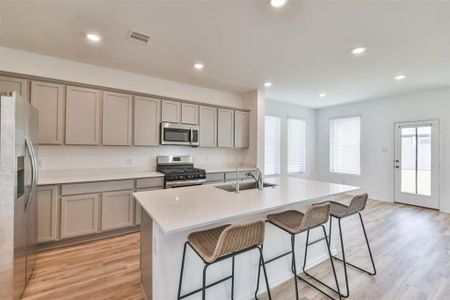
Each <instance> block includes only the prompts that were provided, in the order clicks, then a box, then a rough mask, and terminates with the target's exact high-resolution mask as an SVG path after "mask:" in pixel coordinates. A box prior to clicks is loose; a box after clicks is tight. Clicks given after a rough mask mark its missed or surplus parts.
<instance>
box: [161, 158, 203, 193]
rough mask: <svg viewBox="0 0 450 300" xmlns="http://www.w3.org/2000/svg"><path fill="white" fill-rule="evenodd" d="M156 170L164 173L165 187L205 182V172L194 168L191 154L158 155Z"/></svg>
mask: <svg viewBox="0 0 450 300" xmlns="http://www.w3.org/2000/svg"><path fill="white" fill-rule="evenodd" d="M156 162H157V167H156V169H157V171H158V172H162V173H164V187H165V188H166V189H170V188H176V187H183V186H192V185H200V184H203V183H204V182H206V172H205V170H203V169H197V168H194V163H193V159H192V156H158V157H157V159H156Z"/></svg>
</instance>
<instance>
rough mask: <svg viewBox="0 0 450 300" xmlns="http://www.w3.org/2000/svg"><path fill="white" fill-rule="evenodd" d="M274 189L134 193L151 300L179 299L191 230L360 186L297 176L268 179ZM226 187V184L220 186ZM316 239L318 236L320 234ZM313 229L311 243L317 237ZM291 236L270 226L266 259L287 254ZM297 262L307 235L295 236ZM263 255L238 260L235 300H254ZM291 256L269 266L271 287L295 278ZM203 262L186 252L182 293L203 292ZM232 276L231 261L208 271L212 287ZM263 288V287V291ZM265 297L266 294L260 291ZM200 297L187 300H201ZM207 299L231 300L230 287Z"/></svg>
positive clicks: (316, 250)
mask: <svg viewBox="0 0 450 300" xmlns="http://www.w3.org/2000/svg"><path fill="white" fill-rule="evenodd" d="M265 182H268V183H272V184H275V185H276V186H275V187H267V188H264V189H263V190H258V189H249V190H243V191H240V192H239V193H234V192H228V191H225V190H222V189H220V188H218V187H217V185H202V186H194V187H185V188H178V189H167V190H157V191H148V192H139V193H134V196H135V198H136V200H137V201H138V202H139V204H140V205H141V206H142V216H141V285H142V289H143V292H144V294H145V296H146V298H147V299H148V300H150V299H152V300H173V299H176V298H177V290H178V280H179V273H180V266H181V257H182V251H183V244H184V242H185V241H186V238H187V235H188V234H189V233H191V232H193V231H198V230H205V229H208V228H212V227H216V226H220V225H223V224H237V223H244V222H249V221H253V220H255V219H262V218H265V216H266V215H267V214H268V213H274V212H280V211H283V210H287V209H297V210H305V209H306V208H307V207H308V206H310V205H311V204H313V203H317V202H320V201H323V200H326V199H333V198H334V197H336V196H338V195H341V194H345V193H349V192H354V191H356V190H358V189H359V188H358V187H354V186H347V185H340V184H333V183H327V182H320V181H313V180H305V179H301V178H294V177H286V178H285V177H274V178H267V179H266V180H265ZM221 185H224V184H221ZM317 233H318V235H317V236H319V235H320V232H319V231H317ZM317 233H316V232H314V230H313V231H312V232H311V237H310V238H311V239H314V238H317V237H316V234H317ZM289 238H290V237H289V236H288V235H287V234H285V233H283V232H281V231H280V230H279V229H276V228H274V227H273V226H271V225H269V224H267V225H266V238H265V244H264V256H265V258H266V259H267V258H270V257H273V256H275V255H277V254H280V253H283V252H285V251H289V248H290V239H289ZM297 239H299V246H298V247H299V248H298V249H302V250H301V251H297V253H296V254H297V255H298V258H297V259H298V260H297V261H301V260H300V259H301V256H302V255H303V247H304V239H305V237H304V235H303V234H301V235H299V236H298V237H297ZM308 251H309V253H310V254H308V260H309V263H308V265H307V267H311V266H313V265H315V264H317V263H320V262H321V261H323V260H324V259H326V258H327V252H326V246H325V243H316V244H314V245H312V246H311V248H310V249H309V250H308ZM258 259H259V256H258V255H257V253H255V252H247V253H244V254H242V255H240V256H239V257H238V258H236V286H235V299H251V298H253V293H254V290H255V287H256V277H257V270H258ZM290 259H291V258H290V257H284V258H283V259H280V260H278V261H276V262H273V263H271V264H269V265H268V266H267V271H268V277H269V284H270V286H275V285H278V284H280V283H282V282H283V281H285V280H288V279H290V278H292V273H291V272H290ZM202 269H203V264H202V261H201V260H200V259H199V258H198V257H197V256H196V254H194V253H193V252H192V251H188V254H187V256H186V265H185V271H184V278H185V279H184V280H183V291H182V293H183V294H184V293H186V292H189V291H191V290H195V289H197V288H199V287H201V280H202ZM230 273H231V261H228V260H225V261H222V262H220V263H217V264H216V265H214V266H213V267H211V268H210V269H208V277H207V278H208V282H213V281H216V280H218V279H220V278H223V277H226V276H228V275H229V274H230ZM263 288H264V287H263ZM261 292H264V290H263V289H261ZM200 298H201V294H196V295H194V296H192V297H190V298H189V299H200ZM207 298H208V299H216V300H220V299H229V298H230V282H225V283H223V284H219V285H216V286H214V287H212V288H210V289H208V290H207Z"/></svg>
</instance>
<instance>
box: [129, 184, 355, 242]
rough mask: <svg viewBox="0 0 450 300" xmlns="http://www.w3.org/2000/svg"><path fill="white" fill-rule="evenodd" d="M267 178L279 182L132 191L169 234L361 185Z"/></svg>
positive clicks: (332, 194)
mask: <svg viewBox="0 0 450 300" xmlns="http://www.w3.org/2000/svg"><path fill="white" fill-rule="evenodd" d="M265 182H269V183H274V184H277V185H278V186H276V187H274V188H271V187H269V188H265V189H263V190H258V189H252V190H245V191H240V192H239V193H234V192H227V191H224V190H221V189H219V188H216V186H217V185H202V186H194V187H186V188H177V189H166V190H155V191H148V192H138V193H134V194H133V195H134V196H135V198H136V199H137V201H138V202H139V204H140V205H141V206H142V208H143V209H144V210H145V212H146V213H147V214H148V215H149V216H150V217H151V218H152V219H153V220H154V221H155V222H156V223H158V224H159V226H160V227H161V229H162V230H163V232H164V233H166V234H169V233H175V232H182V231H187V230H192V229H195V228H199V227H202V226H207V225H212V224H215V223H221V222H227V221H228V220H231V219H233V218H237V217H244V216H250V215H253V214H258V213H263V212H268V211H273V210H276V209H281V208H283V207H287V206H290V205H294V204H298V203H300V202H307V201H314V200H316V201H317V200H319V199H325V198H326V197H330V196H334V195H339V194H343V193H347V192H351V191H356V190H358V189H359V187H355V186H348V185H341V184H334V183H328V182H321V181H314V180H305V179H301V178H294V177H274V178H266V180H265ZM228 184H230V183H228ZM220 185H222V183H221V184H220ZM225 185H226V184H225Z"/></svg>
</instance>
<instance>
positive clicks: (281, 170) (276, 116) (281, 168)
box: [264, 114, 283, 177]
mask: <svg viewBox="0 0 450 300" xmlns="http://www.w3.org/2000/svg"><path fill="white" fill-rule="evenodd" d="M266 116H267V117H274V118H278V119H279V120H280V144H279V152H280V156H279V158H278V160H279V166H280V170H279V173H278V174H277V173H275V174H270V175H267V174H266V147H265V143H266V138H265V135H266ZM282 135H283V116H280V115H277V114H264V177H276V176H281V175H282V173H283V164H282V159H281V158H282V148H283V147H282V144H283V139H282Z"/></svg>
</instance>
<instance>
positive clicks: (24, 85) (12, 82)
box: [0, 76, 28, 101]
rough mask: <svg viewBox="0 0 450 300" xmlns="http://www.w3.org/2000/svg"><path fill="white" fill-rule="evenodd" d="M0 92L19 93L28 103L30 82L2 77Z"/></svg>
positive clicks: (0, 77)
mask: <svg viewBox="0 0 450 300" xmlns="http://www.w3.org/2000/svg"><path fill="white" fill-rule="evenodd" d="M0 92H3V93H9V92H17V93H18V94H19V95H21V96H22V97H23V98H24V99H25V100H27V101H28V81H27V80H26V79H20V78H14V77H6V76H0Z"/></svg>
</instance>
